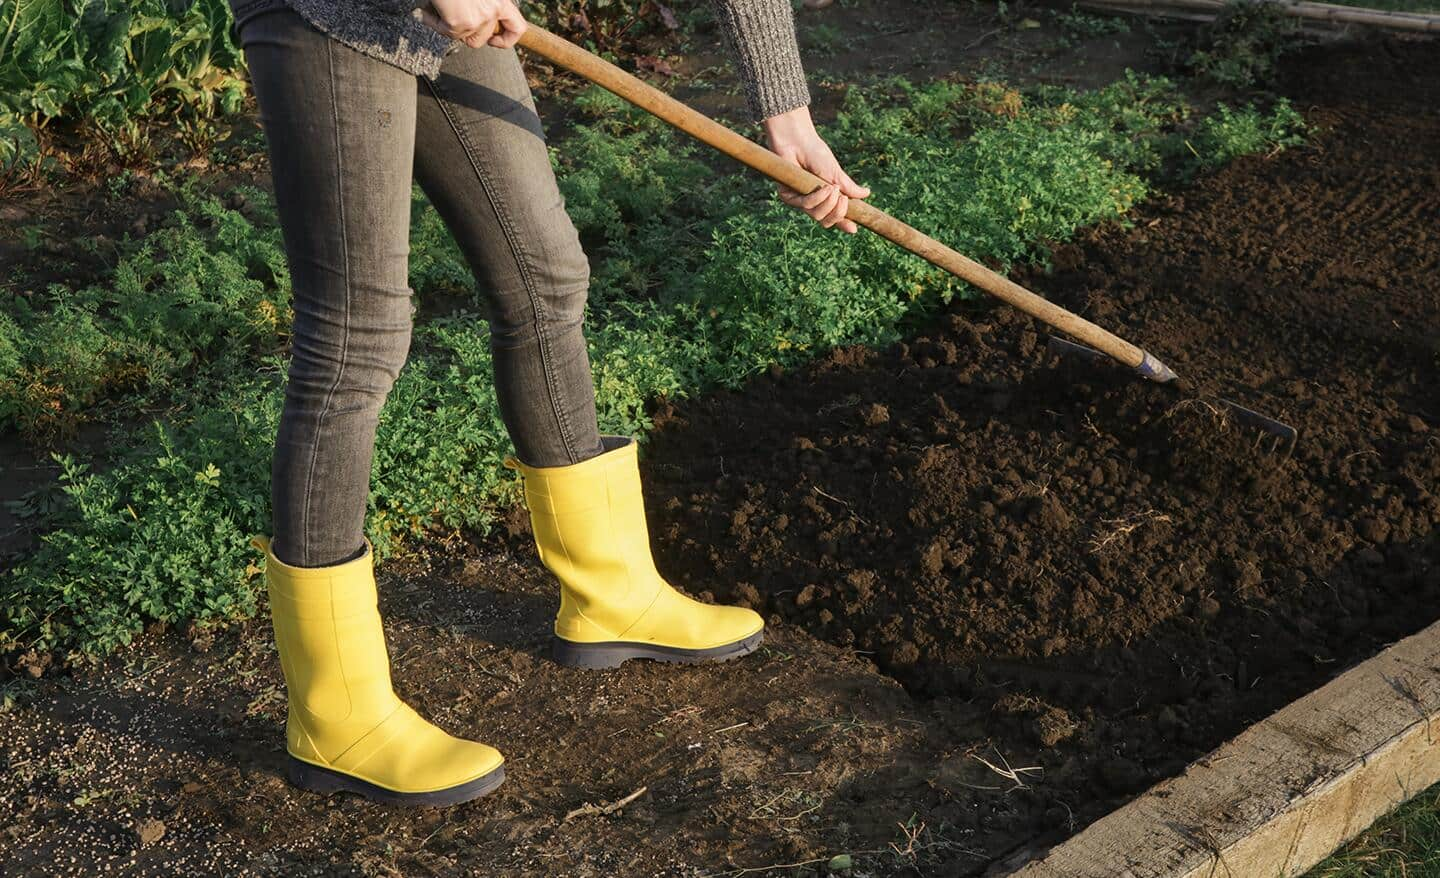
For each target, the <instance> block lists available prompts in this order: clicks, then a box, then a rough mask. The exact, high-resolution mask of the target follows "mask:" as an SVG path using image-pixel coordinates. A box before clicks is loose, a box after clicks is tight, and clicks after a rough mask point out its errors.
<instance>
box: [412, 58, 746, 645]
mask: <svg viewBox="0 0 1440 878" xmlns="http://www.w3.org/2000/svg"><path fill="white" fill-rule="evenodd" d="M416 120H417V121H416V125H417V127H416V134H415V137H416V143H415V168H416V176H417V178H418V179H419V180H420V183H421V185H422V186H423V187H425V191H426V192H427V193H428V194H429V196H430V198H431V200H432V201H434V202H435V206H436V208H437V209H438V210H439V211H440V214H441V216H442V217H444V219H445V222H446V224H447V225H448V226H449V227H450V229H451V231H452V232H454V233H455V237H456V239H457V240H458V241H459V242H460V246H461V247H462V248H463V249H464V250H465V253H466V256H467V257H468V258H469V260H470V263H471V265H472V267H473V268H474V269H475V273H476V276H477V277H478V278H479V280H480V282H481V284H482V285H483V286H484V287H485V291H486V293H487V294H488V296H489V300H490V305H491V308H490V310H491V333H492V338H493V341H492V345H493V349H494V351H495V381H496V390H497V393H498V395H499V397H500V405H501V410H502V414H503V415H504V417H505V423H506V426H507V427H509V429H510V435H511V438H512V439H513V440H514V443H515V448H516V452H517V454H518V456H519V458H520V461H519V462H518V464H517V466H518V468H519V469H520V471H521V473H522V474H523V475H524V478H525V495H526V502H527V504H528V505H529V507H530V520H531V523H532V525H533V529H534V533H535V545H536V548H537V549H538V550H539V552H540V559H541V561H542V562H544V564H545V566H546V567H547V568H549V570H550V571H551V572H552V573H554V574H555V576H556V578H557V579H559V580H560V586H561V588H560V611H559V613H558V615H557V616H556V620H555V640H554V656H555V658H556V660H557V661H559V662H561V663H563V664H567V665H573V666H578V667H587V668H604V667H613V666H615V665H618V664H620V663H621V662H623V661H626V660H628V659H632V658H649V659H658V660H661V661H674V662H696V661H723V660H725V659H730V658H736V657H738V656H742V655H745V654H746V653H749V652H752V651H754V650H755V649H757V648H758V647H759V646H760V643H761V641H762V640H763V639H764V627H765V624H764V621H763V620H762V619H761V618H760V617H759V616H758V615H756V614H755V613H753V612H751V611H750V610H747V609H743V608H739V607H716V606H710V605H707V604H702V603H700V602H698V601H694V600H691V599H690V598H688V597H686V596H684V595H683V594H681V593H680V592H678V591H676V590H675V589H673V588H671V587H670V585H669V583H667V582H665V580H664V579H663V578H662V577H661V576H660V574H659V572H657V571H656V569H655V564H654V560H653V559H652V558H651V555H650V538H649V532H648V530H647V528H646V526H645V506H644V500H643V498H642V496H641V491H640V470H639V467H638V465H637V462H636V448H635V443H634V442H633V441H627V440H624V439H621V438H619V437H613V436H612V437H607V438H606V439H605V440H603V441H602V439H601V437H600V435H599V430H598V428H597V427H596V425H595V400H594V395H593V389H592V385H591V383H590V364H589V359H588V357H587V354H586V348H585V339H584V337H583V336H582V335H581V321H582V319H583V317H584V311H585V293H586V287H587V284H588V282H589V271H588V265H587V263H586V260H585V254H584V253H583V252H582V251H581V249H580V242H579V240H578V238H577V237H576V235H575V228H574V226H573V225H572V224H571V222H570V219H569V217H568V216H566V214H565V205H564V203H563V202H562V200H561V198H560V191H559V188H558V187H557V186H556V184H555V177H554V174H553V173H552V171H551V168H550V158H549V155H548V154H547V151H546V149H545V142H544V139H543V138H542V136H541V133H540V119H539V117H538V116H536V114H535V105H534V103H533V102H532V100H531V97H530V89H529V87H528V86H527V85H526V82H525V74H524V72H523V71H522V70H521V69H520V63H519V60H518V59H517V58H516V55H515V52H514V51H512V50H508V49H496V48H491V47H485V48H480V49H460V50H458V51H456V52H454V53H452V54H451V55H450V56H449V57H447V58H446V60H445V66H444V67H443V68H442V71H441V76H440V78H439V80H437V81H436V82H434V83H427V82H423V81H422V82H421V84H420V99H419V106H418V108H417V110H416Z"/></svg>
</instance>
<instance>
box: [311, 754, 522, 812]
mask: <svg viewBox="0 0 1440 878" xmlns="http://www.w3.org/2000/svg"><path fill="white" fill-rule="evenodd" d="M287 758H288V762H287V764H286V773H287V774H288V775H289V776H290V783H292V784H294V785H295V786H297V787H300V788H301V789H303V790H309V791H310V792H312V793H320V794H321V795H326V796H328V795H331V794H332V793H356V794H358V795H361V796H364V797H365V798H367V799H369V800H371V801H372V802H380V803H381V804H385V805H401V806H404V807H409V808H425V807H429V808H434V807H438V806H442V805H458V804H460V803H461V802H468V801H470V800H471V799H478V798H480V797H481V796H483V795H485V794H486V793H489V792H492V791H493V790H494V789H495V788H496V787H498V786H500V784H501V783H503V782H504V781H505V766H504V765H500V766H498V767H497V768H496V769H495V770H494V771H491V772H490V773H489V774H483V775H481V776H480V777H477V778H475V779H474V780H469V781H466V782H465V783H462V784H457V785H456V786H453V787H447V788H446V789H443V790H433V791H431V792H428V793H401V792H397V791H395V790H389V789H386V788H385V787H382V786H376V785H375V784H373V783H370V782H369V781H364V780H361V779H360V778H358V777H351V776H350V775H348V774H342V773H341V772H338V771H335V770H334V769H330V768H322V767H320V766H318V765H312V764H310V763H309V762H306V761H304V760H303V759H296V758H295V757H294V756H288V755H287Z"/></svg>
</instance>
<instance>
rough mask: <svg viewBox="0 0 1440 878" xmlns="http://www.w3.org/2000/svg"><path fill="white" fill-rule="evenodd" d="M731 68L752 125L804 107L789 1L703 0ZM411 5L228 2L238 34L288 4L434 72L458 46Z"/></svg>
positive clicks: (354, 0)
mask: <svg viewBox="0 0 1440 878" xmlns="http://www.w3.org/2000/svg"><path fill="white" fill-rule="evenodd" d="M711 3H712V4H713V6H714V7H715V17H716V19H717V20H718V22H719V24H720V30H721V32H722V33H723V34H724V38H725V43H726V44H727V46H728V47H729V49H730V52H731V54H732V56H733V57H734V59H735V61H736V66H737V67H738V68H739V72H740V80H741V82H742V83H743V84H744V86H745V97H746V100H747V102H748V103H749V105H750V112H751V114H752V115H753V116H754V118H755V121H760V120H762V119H767V118H769V117H771V116H774V115H777V114H779V113H784V112H786V111H787V110H793V109H795V108H797V107H803V106H805V105H807V104H809V103H810V92H809V90H808V89H807V88H806V85H805V71H804V69H803V68H802V67H801V66H800V50H799V47H798V46H797V45H796V40H795V20H794V16H793V13H792V12H791V9H790V0H711ZM418 5H420V4H419V3H418V2H416V0H230V6H231V8H232V10H233V11H234V13H235V27H236V29H237V31H238V29H239V28H240V26H241V25H243V24H244V23H245V21H246V20H247V19H249V18H252V17H254V16H256V15H259V14H260V13H262V12H266V11H269V10H272V9H276V8H282V7H285V6H289V7H290V8H291V9H294V10H295V11H296V12H297V13H299V14H300V15H301V17H303V18H304V19H305V20H307V21H309V22H310V23H311V24H313V25H314V26H315V27H317V28H319V29H320V30H321V31H324V32H325V33H327V34H329V35H330V36H331V37H332V38H334V39H336V40H338V41H339V42H341V43H343V44H345V45H347V46H350V47H351V48H353V49H356V50H358V51H360V52H363V53H365V54H366V55H369V56H371V57H372V58H378V59H380V60H381V61H385V62H388V63H390V64H394V65H395V66H396V67H399V68H401V69H402V70H407V71H409V72H411V73H414V74H415V75H417V76H427V77H430V78H431V79H434V78H435V77H437V76H439V75H440V63H441V61H442V60H444V57H445V53H447V52H449V51H450V50H451V49H454V48H455V47H456V46H458V45H460V44H459V43H458V42H456V41H455V40H452V39H450V38H449V37H444V36H441V35H440V34H438V33H436V32H435V31H433V30H431V29H430V28H429V27H428V26H426V25H425V24H424V23H423V22H422V21H421V20H420V18H419V14H418V13H417V12H416V7H417V6H418Z"/></svg>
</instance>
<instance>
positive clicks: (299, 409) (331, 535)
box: [240, 10, 505, 805]
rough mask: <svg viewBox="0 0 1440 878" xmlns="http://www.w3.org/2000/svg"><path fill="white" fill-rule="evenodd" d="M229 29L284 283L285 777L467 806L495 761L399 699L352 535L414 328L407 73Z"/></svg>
mask: <svg viewBox="0 0 1440 878" xmlns="http://www.w3.org/2000/svg"><path fill="white" fill-rule="evenodd" d="M240 36H241V42H242V43H243V45H244V47H245V57H246V61H247V62H248V64H249V67H250V76H251V81H252V82H253V84H254V88H255V95H256V98H257V99H258V101H259V104H260V119H261V122H262V123H263V126H264V129H265V137H266V140H267V142H268V144H269V151H270V164H271V172H272V175H273V177H274V182H275V198H276V206H277V208H278V209H279V214H280V224H281V227H282V230H283V232H284V237H285V249H286V255H287V257H288V260H289V263H290V272H291V279H292V282H293V287H294V292H295V326H294V334H293V338H292V350H293V360H292V363H291V367H290V380H289V383H288V384H287V385H286V393H285V408H284V412H283V414H282V415H281V421H280V429H279V438H278V441H277V446H276V451H275V463H274V467H273V493H274V498H275V500H274V502H275V531H276V534H277V535H278V539H277V541H276V543H274V544H272V543H271V542H270V541H268V540H265V539H263V538H257V539H256V540H255V545H256V547H257V548H259V549H261V550H263V551H265V580H266V586H267V592H268V594H269V597H270V616H271V619H272V620H273V622H274V625H275V644H276V647H277V651H278V652H279V655H280V665H281V668H282V669H283V670H284V673H285V688H286V695H287V699H288V711H287V712H288V716H287V719H286V724H285V729H286V751H287V752H288V754H289V758H288V762H287V766H288V771H289V775H290V779H291V781H292V782H293V783H295V784H296V785H297V786H301V787H304V788H306V789H310V790H315V791H317V792H327V793H328V792H335V791H340V790H347V791H350V792H355V793H359V794H361V795H364V796H367V797H369V798H372V799H376V800H378V801H381V802H387V803H396V804H408V805H445V804H452V803H455V802H463V801H467V800H469V799H473V798H475V797H477V796H480V795H483V794H485V793H487V792H489V791H490V790H493V789H494V788H495V787H496V786H498V785H499V784H500V782H501V781H502V780H504V778H505V770H504V760H503V758H502V757H501V756H500V753H499V752H498V751H496V750H495V749H494V748H492V747H489V746H486V745H485V744H481V743H478V742H475V741H467V740H464V739H462V738H456V737H453V736H451V735H448V734H446V733H445V732H443V731H441V730H440V729H439V728H436V727H435V726H434V725H431V724H430V723H428V722H426V721H425V720H424V719H423V718H422V717H421V716H420V715H419V714H417V713H416V712H415V711H414V710H412V709H411V708H410V707H409V705H407V704H405V703H404V702H403V701H401V700H400V699H399V698H398V697H397V696H396V695H395V691H394V689H393V687H392V686H391V682H390V663H389V658H388V656H387V654H386V649H385V632H384V629H383V627H382V626H381V623H380V613H379V610H378V608H377V603H376V590H375V577H374V571H373V568H372V564H371V558H370V552H369V546H368V544H367V543H366V542H365V539H364V536H363V533H362V528H363V525H364V520H365V507H366V493H367V491H368V488H369V481H370V460H371V451H372V446H373V443H374V439H375V423H376V418H377V415H378V412H379V409H380V405H381V403H382V402H383V401H384V399H385V395H386V393H387V392H388V391H389V389H390V385H391V384H392V382H394V380H395V376H396V373H397V372H398V371H399V370H400V367H401V365H402V364H403V363H404V361H405V355H406V352H407V349H408V347H409V340H410V313H411V308H410V291H409V287H408V286H407V279H406V263H407V255H408V240H409V230H410V223H409V216H410V209H409V208H410V171H411V168H410V165H411V150H412V144H413V142H414V131H415V128H414V126H415V79H414V77H413V76H411V75H409V74H407V73H404V72H403V71H401V70H398V69H396V68H393V67H390V66H388V65H386V64H384V63H382V62H380V61H376V60H374V59H371V58H367V57H365V56H364V55H362V54H360V53H359V52H355V51H353V50H351V49H348V48H345V47H344V46H342V45H341V44H339V43H337V42H334V41H332V40H331V39H329V38H328V37H326V36H325V35H323V34H321V33H320V32H319V31H317V30H315V29H314V28H312V27H311V26H310V25H309V24H307V23H306V22H305V20H304V19H302V18H301V17H300V16H298V15H296V14H295V13H293V12H290V11H288V10H284V11H278V12H271V13H267V14H265V15H262V16H259V17H258V18H255V19H252V20H250V21H249V22H247V23H246V25H245V27H244V29H243V31H242V33H241V35H240Z"/></svg>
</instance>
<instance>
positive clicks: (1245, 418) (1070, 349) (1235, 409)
mask: <svg viewBox="0 0 1440 878" xmlns="http://www.w3.org/2000/svg"><path fill="white" fill-rule="evenodd" d="M1046 346H1047V347H1048V348H1049V350H1050V353H1052V354H1055V355H1056V356H1058V357H1079V358H1080V359H1083V360H1088V361H1090V362H1092V363H1098V362H1104V363H1113V362H1115V361H1114V360H1112V359H1111V358H1110V357H1109V356H1107V355H1106V354H1103V353H1101V352H1100V351H1097V350H1095V349H1094V348H1090V347H1086V346H1085V345H1083V344H1076V343H1075V342H1073V341H1067V340H1065V339H1063V338H1055V337H1053V336H1052V337H1051V338H1050V340H1049V342H1048V343H1047V345H1046ZM1147 377H1148V376H1147ZM1208 401H1209V402H1213V403H1215V404H1217V405H1220V406H1223V407H1224V408H1225V410H1226V411H1227V412H1228V413H1229V415H1230V416H1231V417H1233V418H1234V419H1235V422H1236V423H1239V424H1244V425H1245V426H1247V427H1251V428H1254V429H1256V430H1261V431H1263V432H1266V433H1269V434H1270V435H1272V436H1274V437H1276V438H1277V439H1279V440H1280V441H1281V443H1282V444H1286V445H1292V446H1293V445H1294V443H1295V441H1296V440H1297V439H1298V438H1299V437H1300V432H1299V431H1298V430H1296V429H1295V428H1294V427H1292V426H1290V425H1289V424H1287V423H1285V422H1284V421H1277V420H1275V419H1274V418H1272V417H1269V416H1268V415H1262V414H1260V413H1259V412H1257V411H1255V410H1254V409H1248V408H1246V407H1245V406H1243V405H1241V404H1240V403H1238V402H1232V401H1230V400H1228V399H1225V398H1223V397H1215V398H1214V399H1213V400H1208Z"/></svg>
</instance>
